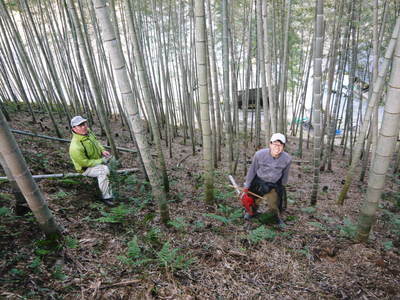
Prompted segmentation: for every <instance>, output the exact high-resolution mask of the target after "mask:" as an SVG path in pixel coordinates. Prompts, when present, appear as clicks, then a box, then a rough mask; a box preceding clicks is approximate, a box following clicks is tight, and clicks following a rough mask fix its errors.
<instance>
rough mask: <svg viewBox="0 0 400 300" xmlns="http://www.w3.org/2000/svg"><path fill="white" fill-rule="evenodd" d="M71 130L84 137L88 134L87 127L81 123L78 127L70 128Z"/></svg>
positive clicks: (85, 123)
mask: <svg viewBox="0 0 400 300" xmlns="http://www.w3.org/2000/svg"><path fill="white" fill-rule="evenodd" d="M72 130H73V131H74V132H75V133H77V134H80V135H86V134H88V132H89V127H88V124H87V122H83V123H81V124H79V125H76V126H74V127H72Z"/></svg>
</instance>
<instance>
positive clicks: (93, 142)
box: [69, 116, 113, 206]
mask: <svg viewBox="0 0 400 300" xmlns="http://www.w3.org/2000/svg"><path fill="white" fill-rule="evenodd" d="M71 128H72V140H71V144H70V146H69V155H70V157H71V160H72V162H73V164H74V167H75V169H76V170H77V171H78V172H79V173H82V175H84V176H88V177H95V178H97V181H98V184H99V188H100V191H101V193H102V198H101V201H102V202H103V203H104V204H106V205H108V206H111V205H113V202H112V201H113V195H112V192H111V188H110V182H109V180H108V175H109V174H110V170H109V169H108V167H107V166H106V165H105V164H106V163H107V162H108V160H109V159H110V158H111V154H110V153H109V152H108V151H106V150H104V147H103V146H102V145H101V144H100V143H99V141H98V140H97V139H96V137H95V135H94V134H93V132H92V131H91V130H90V129H89V127H88V123H87V120H86V119H84V118H82V117H81V116H75V117H73V118H72V119H71Z"/></svg>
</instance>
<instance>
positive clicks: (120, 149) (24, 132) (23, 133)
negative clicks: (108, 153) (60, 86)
mask: <svg viewBox="0 0 400 300" xmlns="http://www.w3.org/2000/svg"><path fill="white" fill-rule="evenodd" d="M11 132H13V133H18V134H22V135H29V136H34V137H39V138H43V139H48V140H53V141H59V142H63V143H70V142H71V140H67V139H61V138H56V137H52V136H47V135H42V134H37V133H33V132H29V131H24V130H18V129H11ZM104 148H107V149H111V147H110V146H104ZM117 150H119V151H123V152H132V153H136V152H137V150H132V149H127V148H122V147H117Z"/></svg>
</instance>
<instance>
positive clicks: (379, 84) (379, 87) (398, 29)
mask: <svg viewBox="0 0 400 300" xmlns="http://www.w3.org/2000/svg"><path fill="white" fill-rule="evenodd" d="M399 34H400V17H397V20H396V25H395V27H394V29H393V34H392V38H391V40H390V42H389V45H388V48H387V49H386V53H385V57H384V59H385V60H384V62H383V63H382V66H381V70H380V72H379V74H378V78H377V80H376V82H375V83H374V84H373V91H372V95H371V99H369V102H368V108H367V111H366V112H365V116H364V123H363V126H362V128H361V130H360V134H359V136H358V138H357V142H356V145H355V149H354V155H353V159H352V162H351V165H350V167H349V170H348V171H347V175H346V181H345V184H344V185H343V188H342V190H341V191H340V194H339V197H338V199H337V203H338V204H340V205H342V204H343V203H344V199H345V197H346V195H347V192H348V190H349V188H350V185H351V182H352V181H353V177H354V171H355V168H356V166H357V163H358V161H359V160H360V156H361V152H362V149H363V145H364V139H365V136H366V133H367V130H368V126H369V120H370V119H371V115H372V113H373V111H374V107H375V105H376V103H378V101H379V99H380V97H381V94H382V91H383V84H384V82H385V78H386V74H387V71H388V70H389V66H390V59H391V57H392V55H393V52H394V48H395V46H396V43H397V41H398V37H399ZM368 154H369V153H368V152H365V153H364V155H367V156H368Z"/></svg>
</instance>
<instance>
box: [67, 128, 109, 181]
mask: <svg viewBox="0 0 400 300" xmlns="http://www.w3.org/2000/svg"><path fill="white" fill-rule="evenodd" d="M103 151H104V147H103V146H102V145H101V144H100V143H99V141H98V140H97V139H96V137H95V136H94V134H93V133H92V131H90V130H89V133H88V135H80V134H76V133H74V132H73V133H72V141H71V144H70V146H69V156H70V157H71V160H72V162H73V164H74V167H75V169H76V170H77V171H78V172H80V173H82V172H84V171H85V169H86V168H88V167H94V166H97V165H100V164H101V163H102V162H103V161H102V157H103V155H102V153H103Z"/></svg>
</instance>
